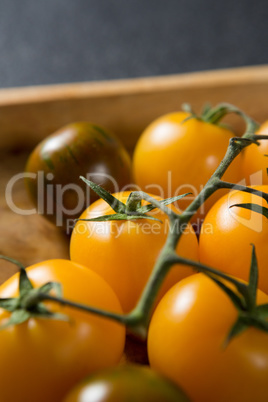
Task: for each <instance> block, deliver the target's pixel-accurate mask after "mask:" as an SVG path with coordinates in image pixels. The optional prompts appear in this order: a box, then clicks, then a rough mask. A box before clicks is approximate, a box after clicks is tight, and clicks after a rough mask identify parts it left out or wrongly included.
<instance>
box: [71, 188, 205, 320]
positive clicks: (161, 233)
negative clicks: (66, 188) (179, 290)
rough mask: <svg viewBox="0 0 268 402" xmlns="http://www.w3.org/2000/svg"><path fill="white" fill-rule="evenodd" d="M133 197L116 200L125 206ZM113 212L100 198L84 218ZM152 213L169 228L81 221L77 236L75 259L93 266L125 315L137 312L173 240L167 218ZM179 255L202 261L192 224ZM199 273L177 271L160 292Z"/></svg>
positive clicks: (145, 223)
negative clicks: (167, 243)
mask: <svg viewBox="0 0 268 402" xmlns="http://www.w3.org/2000/svg"><path fill="white" fill-rule="evenodd" d="M129 194H130V192H129V191H127V192H123V193H117V194H114V196H115V197H116V198H118V199H119V200H120V201H122V202H124V203H125V202H126V200H127V198H128V196H129ZM153 197H155V198H156V199H159V197H157V196H153ZM172 208H174V207H172ZM112 213H113V210H112V209H111V208H110V207H109V206H108V204H106V202H105V201H103V200H102V199H100V200H97V201H96V202H94V203H93V204H92V205H91V206H89V207H88V208H87V209H86V210H85V211H84V213H83V214H82V215H81V217H80V218H81V219H90V218H96V217H98V216H101V215H109V214H112ZM149 214H150V215H151V214H153V216H154V217H156V218H158V219H160V220H162V222H163V223H161V222H158V221H152V220H147V219H136V220H131V221H129V220H128V221H126V220H124V221H109V222H85V221H78V222H77V224H76V226H75V228H74V230H73V233H72V237H71V243H70V256H71V260H72V261H76V262H78V263H80V264H83V265H85V266H88V267H89V268H91V269H92V270H94V271H96V272H97V273H98V274H99V275H100V276H102V277H103V278H104V279H105V280H106V281H107V282H108V283H109V284H110V286H111V287H112V288H113V289H114V291H115V293H116V295H117V296H118V298H119V301H120V303H121V306H122V308H123V311H124V312H129V311H130V310H131V309H132V308H134V307H135V305H136V303H137V301H138V299H139V296H140V295H141V293H142V290H143V288H144V287H145V285H146V282H147V280H148V278H149V275H150V273H151V271H152V269H153V266H154V264H155V262H156V260H157V258H158V256H159V254H160V251H161V249H162V247H163V246H164V243H165V240H166V237H167V233H168V229H169V228H168V218H167V216H166V215H165V214H164V213H163V212H161V211H159V210H154V211H151V212H150V213H149ZM177 252H178V253H179V254H180V255H182V256H184V257H188V258H192V259H194V260H197V259H198V243H197V238H196V236H195V233H194V231H193V228H192V227H191V226H190V225H187V226H186V228H185V233H184V234H183V235H182V237H181V240H180V242H179V245H178V247H177ZM193 272H194V271H193V270H192V269H191V268H189V267H186V266H176V267H175V268H174V269H172V270H171V271H170V272H169V274H168V276H167V278H166V280H165V281H164V284H163V286H162V288H161V290H160V297H161V296H162V295H163V294H164V293H165V292H166V291H167V290H168V289H169V288H170V287H171V286H172V285H174V283H176V282H177V281H179V280H180V279H182V278H184V277H185V276H188V275H190V274H192V273H193Z"/></svg>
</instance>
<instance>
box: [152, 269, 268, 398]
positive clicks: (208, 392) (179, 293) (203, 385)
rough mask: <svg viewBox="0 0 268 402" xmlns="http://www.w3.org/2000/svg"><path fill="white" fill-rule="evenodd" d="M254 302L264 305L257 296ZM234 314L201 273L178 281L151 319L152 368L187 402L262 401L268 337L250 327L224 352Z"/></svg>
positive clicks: (265, 394) (264, 300)
mask: <svg viewBox="0 0 268 402" xmlns="http://www.w3.org/2000/svg"><path fill="white" fill-rule="evenodd" d="M258 299H259V300H258V302H259V303H261V304H263V303H267V301H268V297H267V295H265V294H264V293H262V292H261V291H259V292H258ZM237 314H238V313H237V310H236V308H235V307H234V305H233V304H232V302H231V300H230V299H229V297H228V296H227V295H226V294H225V293H224V292H223V291H222V289H220V288H219V287H218V286H217V285H216V284H215V283H214V282H213V281H212V280H211V279H209V278H207V277H206V276H204V275H203V274H196V275H192V276H191V277H188V278H186V279H184V280H182V281H181V282H180V283H178V284H176V285H175V286H174V287H173V288H172V289H170V291H169V292H168V293H167V294H166V295H165V296H164V297H163V299H162V300H161V301H160V303H159V304H158V306H157V307H156V310H155V313H154V315H153V317H152V321H151V324H150V328H149V336H148V354H149V361H150V364H151V366H152V368H153V369H155V370H156V371H158V372H159V373H161V374H162V375H164V376H166V377H168V378H170V379H171V380H173V381H175V382H176V383H177V384H178V385H179V386H180V387H181V388H182V389H183V390H184V391H185V392H186V393H187V394H188V395H189V397H190V400H191V401H192V402H216V401H217V402H227V401H228V402H240V401H243V402H252V401H258V402H266V401H267V400H268V387H267V377H268V334H267V333H265V332H262V331H261V330H259V329H256V328H253V327H251V328H249V329H247V330H245V331H244V332H243V333H241V334H239V335H237V336H236V337H235V338H233V339H232V340H231V342H230V343H229V344H228V345H227V346H225V347H224V342H225V340H226V337H227V335H228V333H229V331H230V329H231V327H232V325H233V324H234V323H235V321H236V319H237Z"/></svg>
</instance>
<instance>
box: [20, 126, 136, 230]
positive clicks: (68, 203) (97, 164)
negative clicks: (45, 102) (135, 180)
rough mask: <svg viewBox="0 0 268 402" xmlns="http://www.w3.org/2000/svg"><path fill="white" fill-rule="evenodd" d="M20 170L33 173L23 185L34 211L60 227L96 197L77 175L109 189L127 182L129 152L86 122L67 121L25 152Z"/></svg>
mask: <svg viewBox="0 0 268 402" xmlns="http://www.w3.org/2000/svg"><path fill="white" fill-rule="evenodd" d="M25 170H26V173H32V174H35V177H27V179H26V184H27V187H28V189H29V193H30V196H31V198H32V200H33V202H34V203H35V205H36V206H37V207H38V208H39V210H40V213H43V214H44V216H46V217H47V218H48V219H50V220H51V221H53V222H54V223H56V224H57V225H58V226H62V225H63V226H65V227H66V226H68V220H69V219H70V220H72V219H74V218H78V217H79V215H80V214H81V212H82V211H83V210H84V209H85V207H86V206H87V205H89V203H90V202H94V201H95V200H96V199H97V198H98V196H97V195H96V193H94V192H93V191H92V190H90V189H89V187H87V186H86V185H85V183H83V182H82V180H81V179H80V178H79V177H80V176H84V177H87V178H89V179H90V180H93V181H94V182H96V183H97V184H101V185H102V187H104V188H105V189H106V190H107V191H110V192H115V191H119V190H120V189H122V188H123V186H125V185H127V184H129V183H130V181H131V178H130V157H129V155H128V154H127V152H126V150H125V148H124V147H123V145H122V144H121V143H120V141H119V140H118V139H117V138H116V137H115V136H113V135H112V134H110V133H109V132H107V131H106V130H105V129H103V128H102V127H99V126H97V125H95V124H92V123H88V122H77V123H72V124H69V125H67V126H65V127H63V128H61V129H60V130H58V131H56V132H55V133H54V134H52V135H50V136H49V137H47V138H45V139H44V140H43V141H42V142H41V143H40V144H38V145H37V147H36V148H35V149H34V151H33V152H32V153H31V155H30V157H29V159H28V162H27V165H26V168H25ZM38 172H39V176H38ZM43 183H44V185H43ZM69 222H70V221H69Z"/></svg>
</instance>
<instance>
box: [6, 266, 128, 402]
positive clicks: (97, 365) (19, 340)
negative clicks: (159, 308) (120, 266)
mask: <svg viewBox="0 0 268 402" xmlns="http://www.w3.org/2000/svg"><path fill="white" fill-rule="evenodd" d="M27 273H28V276H29V278H30V280H31V281H32V283H33V285H34V286H40V285H42V284H44V283H46V282H49V281H56V282H60V283H61V284H62V287H63V296H64V297H65V298H67V299H69V300H72V301H76V302H80V303H85V304H88V305H93V306H98V307H99V308H103V309H106V310H110V311H116V312H121V307H120V304H119V302H118V299H117V298H116V296H115V294H114V292H113V291H112V290H111V288H110V287H109V286H108V285H107V283H106V282H105V281H104V280H103V279H102V278H100V277H99V276H98V275H96V274H95V272H92V271H90V270H89V269H87V268H85V267H83V266H81V265H79V264H75V263H73V262H70V261H67V260H48V261H44V262H42V263H38V264H35V265H33V266H31V267H29V268H27ZM17 288H18V275H17V274H16V275H14V276H13V277H12V278H10V279H9V280H8V281H7V282H5V283H4V284H3V285H1V287H0V296H1V297H11V296H12V297H13V296H14V295H17ZM46 304H47V303H46ZM49 307H50V309H51V310H53V311H58V312H61V313H63V314H67V315H68V316H69V317H70V322H63V321H55V320H54V321H53V320H48V319H33V318H31V319H30V320H29V321H27V322H26V323H23V324H19V325H16V326H11V327H9V328H6V329H4V330H2V331H0V343H1V345H2V348H1V363H0V388H1V393H0V401H1V402H13V401H20V402H29V401H40V402H41V401H44V402H47V401H50V402H54V401H55V402H58V401H61V400H62V398H63V396H64V395H65V394H66V393H67V392H68V390H69V389H70V388H72V387H73V386H74V385H75V384H76V383H77V382H78V381H80V380H81V379H82V378H84V377H85V376H86V375H88V374H90V373H92V372H94V371H96V370H100V369H103V368H107V367H111V366H113V365H115V364H116V363H117V362H118V361H119V359H120V357H121V355H122V353H123V348H124V342H125V329H124V327H123V326H121V325H119V324H117V323H114V322H112V321H110V320H107V319H103V318H100V317H97V316H94V315H91V314H87V313H85V312H81V311H78V310H75V309H71V308H67V307H66V308H63V307H61V306H59V305H57V304H52V303H51V304H50V305H49ZM8 316H9V313H7V312H5V311H3V310H2V309H1V313H0V320H1V323H3V322H4V321H3V320H4V318H6V317H8Z"/></svg>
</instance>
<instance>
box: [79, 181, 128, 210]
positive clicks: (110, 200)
mask: <svg viewBox="0 0 268 402" xmlns="http://www.w3.org/2000/svg"><path fill="white" fill-rule="evenodd" d="M80 179H82V180H83V181H84V182H85V183H86V184H87V185H88V186H89V187H90V188H91V189H92V190H93V191H94V192H95V193H96V194H98V196H99V197H101V198H102V199H103V200H104V201H106V202H107V204H109V205H110V207H111V208H112V209H113V210H114V212H117V213H125V211H126V205H125V204H124V203H123V202H121V201H119V200H118V199H117V198H115V197H114V196H113V195H112V194H110V193H109V192H108V191H106V190H105V189H104V188H102V187H101V186H99V185H98V184H96V183H94V182H93V181H90V180H87V179H86V178H85V177H83V176H80Z"/></svg>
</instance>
